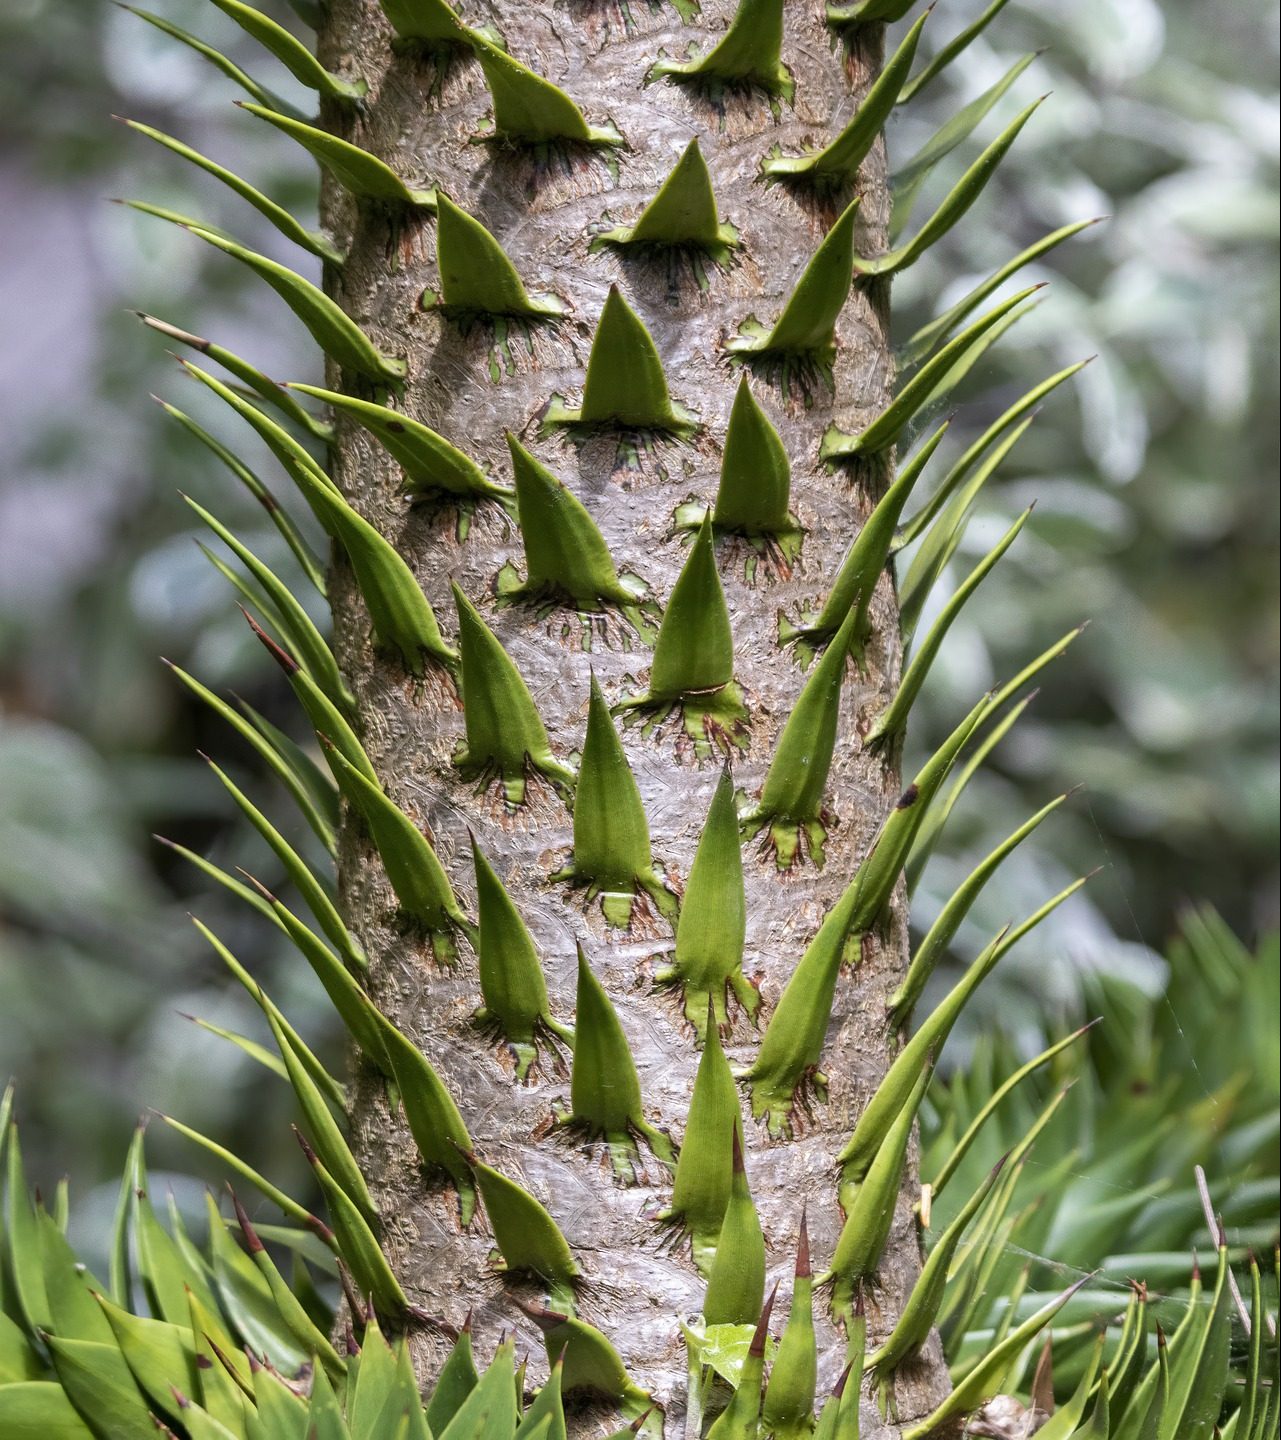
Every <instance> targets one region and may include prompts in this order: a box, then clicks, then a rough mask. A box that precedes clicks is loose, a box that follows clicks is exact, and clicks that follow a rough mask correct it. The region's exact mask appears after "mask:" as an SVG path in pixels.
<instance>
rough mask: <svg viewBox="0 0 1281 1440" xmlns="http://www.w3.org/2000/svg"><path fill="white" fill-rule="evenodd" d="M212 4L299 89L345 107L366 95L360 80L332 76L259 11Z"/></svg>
mask: <svg viewBox="0 0 1281 1440" xmlns="http://www.w3.org/2000/svg"><path fill="white" fill-rule="evenodd" d="M211 3H212V4H214V5H216V6H217V7H218V9H219V10H221V11H222V12H223V14H224V15H229V16H230V17H231V18H232V19H233V20H234V21H235V22H236V24H237V25H239V26H240V28H241V29H242V30H243V31H244V32H245V33H246V34H247V35H249V36H251V37H252V38H253V39H255V40H256V41H257V42H258V43H259V44H260V45H261V46H262V47H263V49H264V50H268V51H270V52H271V54H273V55H274V56H275V57H276V59H277V60H279V61H280V63H281V64H282V65H283V66H284V67H285V69H286V70H288V71H289V73H290V74H291V75H292V76H293V77H294V79H295V80H297V81H298V83H299V84H300V85H305V86H306V87H307V88H308V89H309V90H317V91H319V92H320V94H321V95H323V96H324V97H325V98H326V99H327V100H339V101H344V102H346V103H348V104H353V103H354V102H355V101H357V100H359V99H361V97H362V96H364V95H365V94H366V93H367V92H368V90H369V86H368V85H367V84H366V83H365V82H364V81H363V80H355V81H348V80H343V79H341V78H340V77H339V76H337V75H333V74H331V73H330V72H329V71H328V70H326V69H325V67H324V66H323V65H322V64H321V63H320V61H319V60H317V59H316V57H315V56H314V55H313V54H312V53H311V51H310V50H308V49H307V47H306V46H305V45H304V44H303V43H302V41H301V40H296V39H295V38H294V37H293V36H292V35H291V34H290V33H289V31H288V30H286V29H285V27H284V26H283V25H279V24H277V23H276V21H275V20H273V19H271V17H270V16H268V15H264V14H263V13H262V11H261V10H255V9H254V7H253V6H252V5H246V4H245V3H244V0H211Z"/></svg>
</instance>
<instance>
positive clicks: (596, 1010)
mask: <svg viewBox="0 0 1281 1440" xmlns="http://www.w3.org/2000/svg"><path fill="white" fill-rule="evenodd" d="M574 1010H575V1017H574V1066H573V1071H572V1072H571V1075H570V1089H569V1114H568V1116H567V1117H566V1120H567V1123H569V1124H573V1125H578V1126H581V1127H582V1128H583V1129H584V1130H585V1131H586V1132H587V1134H588V1135H589V1136H590V1137H591V1138H592V1139H604V1141H605V1143H606V1145H607V1147H608V1149H609V1154H610V1159H611V1160H612V1162H613V1165H614V1170H615V1173H616V1174H617V1175H618V1176H619V1178H620V1179H623V1180H626V1179H628V1178H629V1177H630V1176H631V1175H632V1171H633V1166H634V1162H635V1159H636V1155H637V1150H636V1139H635V1137H637V1136H639V1137H641V1138H642V1139H644V1140H645V1142H646V1144H647V1145H648V1146H649V1148H650V1149H651V1150H652V1151H653V1153H654V1154H655V1155H656V1156H657V1157H658V1159H659V1160H660V1161H662V1162H663V1164H664V1165H671V1164H674V1163H675V1156H674V1155H673V1153H672V1146H671V1141H670V1140H668V1138H667V1136H666V1135H664V1134H663V1132H662V1131H661V1130H659V1129H657V1128H656V1127H655V1126H653V1125H651V1124H650V1123H649V1121H648V1120H646V1118H645V1107H644V1102H643V1101H642V1099H641V1088H640V1078H639V1076H638V1075H637V1073H636V1063H635V1061H634V1060H633V1059H632V1052H631V1047H630V1046H629V1045H628V1043H627V1036H626V1034H625V1033H624V1031H623V1027H622V1025H621V1023H620V1022H619V1019H618V1014H617V1012H616V1011H615V1009H614V1005H613V1002H612V1001H611V1000H610V998H609V995H608V993H607V992H606V990H605V987H604V986H603V985H602V984H601V982H600V980H599V979H598V978H597V976H596V974H595V972H594V971H593V970H592V967H591V966H590V965H589V964H588V963H587V957H586V955H584V954H583V949H582V946H581V945H580V946H579V947H578V994H577V1002H576V1004H575V1007H574Z"/></svg>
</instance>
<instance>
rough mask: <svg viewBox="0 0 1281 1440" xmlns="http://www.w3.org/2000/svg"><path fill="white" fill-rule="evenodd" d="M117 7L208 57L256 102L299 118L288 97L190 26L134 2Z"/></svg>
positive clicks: (208, 59) (211, 62)
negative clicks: (175, 22)
mask: <svg viewBox="0 0 1281 1440" xmlns="http://www.w3.org/2000/svg"><path fill="white" fill-rule="evenodd" d="M120 8H121V9H122V10H126V11H128V13H129V14H130V15H136V16H137V17H138V19H139V20H145V21H146V22H147V24H148V25H152V26H154V27H155V28H156V29H157V30H159V31H160V32H161V34H163V35H167V36H169V38H170V39H171V40H177V41H179V42H180V43H181V44H183V45H185V46H187V48H188V49H190V50H193V51H194V52H195V53H196V54H197V55H199V56H200V57H201V59H203V60H207V61H208V62H209V64H210V65H212V66H213V67H214V69H215V70H218V71H219V72H220V73H221V74H223V75H225V76H226V78H227V79H228V80H230V81H231V82H232V84H233V85H238V86H239V87H240V88H241V89H242V90H243V91H244V92H245V93H246V94H247V95H250V96H252V97H253V99H254V100H256V101H257V102H258V104H260V105H265V106H267V107H268V109H271V110H278V111H280V113H281V114H284V115H297V116H298V118H299V119H301V118H302V116H301V115H299V112H298V111H297V110H296V109H295V108H294V106H292V105H290V104H289V103H288V101H286V100H282V99H281V98H280V97H279V96H278V95H274V94H272V92H271V91H270V90H267V89H265V88H264V87H263V86H262V85H259V83H258V82H257V81H256V80H255V79H253V77H252V76H250V75H247V74H246V73H245V72H244V71H243V70H242V69H241V68H240V66H239V65H237V64H236V63H235V62H234V61H232V60H229V59H228V58H227V56H225V55H224V54H223V53H222V52H221V51H220V50H215V49H214V47H213V46H212V45H209V44H207V43H206V42H205V41H203V40H201V39H200V38H199V37H198V36H196V35H193V34H192V33H191V32H190V31H189V30H184V29H182V28H181V26H178V25H175V24H174V23H173V21H172V20H168V19H166V18H165V17H164V16H163V15H156V14H154V13H153V12H152V11H150V10H140V9H139V8H138V7H137V6H136V5H125V4H123V3H122V4H121V6H120Z"/></svg>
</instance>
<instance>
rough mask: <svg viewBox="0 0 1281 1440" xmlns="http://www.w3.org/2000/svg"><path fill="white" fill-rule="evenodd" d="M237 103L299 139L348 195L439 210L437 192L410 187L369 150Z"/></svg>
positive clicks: (271, 112) (272, 112) (269, 111)
mask: <svg viewBox="0 0 1281 1440" xmlns="http://www.w3.org/2000/svg"><path fill="white" fill-rule="evenodd" d="M238 103H239V104H240V108H241V109H242V110H248V111H249V113H250V114H251V115H256V116H257V117H258V118H259V119H260V120H265V121H266V122H267V123H268V124H269V125H274V126H275V127H276V129H277V130H280V131H282V132H283V133H284V134H286V135H288V136H289V138H290V139H291V140H296V141H297V142H298V144H299V145H301V146H302V147H303V149H304V150H306V151H307V152H308V154H310V155H312V156H313V157H314V158H315V159H316V160H317V161H318V162H319V163H320V164H321V165H322V166H323V167H324V168H325V169H326V170H327V171H328V172H329V173H330V174H331V175H332V176H333V177H334V179H335V180H337V181H338V183H339V184H340V185H341V186H342V187H343V189H344V190H346V191H347V193H348V194H349V195H354V196H355V197H356V198H357V199H358V200H377V201H380V202H381V203H382V204H384V205H395V206H404V207H405V208H407V209H411V210H434V209H435V208H436V192H435V190H432V189H424V188H421V187H415V186H412V185H407V184H406V183H405V182H404V181H403V180H402V179H401V178H400V176H399V175H397V174H396V172H395V171H394V170H393V169H392V168H391V166H390V165H388V164H387V163H386V162H385V161H383V160H380V159H379V158H378V157H377V156H376V155H371V154H370V153H369V151H368V150H362V149H361V147H360V146H359V145H353V144H351V143H350V142H349V141H347V140H340V139H339V138H338V136H337V135H331V134H330V133H329V132H328V131H327V130H320V129H317V127H316V126H315V125H306V124H304V123H303V122H302V121H301V120H295V119H293V118H292V117H291V116H289V115H281V114H280V113H279V111H277V110H272V109H269V108H268V107H267V106H265V105H254V104H250V103H248V102H245V101H241V102H238Z"/></svg>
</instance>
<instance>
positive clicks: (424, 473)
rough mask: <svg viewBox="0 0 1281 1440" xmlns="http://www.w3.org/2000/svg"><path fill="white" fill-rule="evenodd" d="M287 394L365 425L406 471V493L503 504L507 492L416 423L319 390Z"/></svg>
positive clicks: (310, 388) (378, 407)
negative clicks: (319, 402) (436, 493)
mask: <svg viewBox="0 0 1281 1440" xmlns="http://www.w3.org/2000/svg"><path fill="white" fill-rule="evenodd" d="M289 388H290V389H291V390H300V391H302V393H303V394H304V395H314V396H315V398H316V399H317V400H323V401H324V402H325V403H326V404H327V405H332V406H333V407H334V409H335V410H340V411H341V412H342V413H343V414H344V415H347V416H349V417H350V418H351V419H352V420H354V421H356V423H357V424H358V425H363V426H364V428H365V429H366V430H368V431H369V433H370V434H371V435H373V436H374V437H375V438H376V439H377V440H378V442H379V444H381V445H382V447H383V448H384V449H385V450H386V451H387V453H388V454H389V455H391V456H392V457H393V458H394V459H395V460H396V461H398V462H399V464H400V465H401V467H402V469H403V470H404V472H405V488H406V489H407V490H409V491H410V492H411V493H413V494H429V493H431V492H433V491H440V492H441V493H443V494H445V495H450V496H458V497H467V498H471V497H476V498H482V499H490V500H505V499H507V498H509V497H510V495H511V491H510V490H508V489H507V488H506V487H505V486H502V485H497V484H495V483H494V481H492V480H491V479H490V478H489V476H488V475H486V474H485V472H484V470H482V469H481V467H480V466H479V465H478V464H477V463H476V462H475V461H474V460H473V459H471V457H470V456H468V455H465V454H464V453H463V452H462V451H461V450H459V449H458V448H457V447H456V446H454V445H451V444H450V443H449V441H448V440H446V439H445V438H444V436H442V435H438V434H437V433H436V432H435V431H434V430H432V429H430V428H429V427H428V426H426V425H424V424H423V423H422V422H421V421H419V420H414V419H412V418H411V417H410V416H408V415H405V414H402V413H401V412H400V411H399V410H389V409H388V408H387V406H386V405H379V404H377V403H376V402H375V401H372V400H361V399H359V398H357V397H356V396H354V395H343V394H340V393H339V392H338V391H336V390H324V389H321V388H320V387H319V386H317V385H303V384H300V383H294V384H292V385H291V386H290V387H289Z"/></svg>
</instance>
